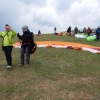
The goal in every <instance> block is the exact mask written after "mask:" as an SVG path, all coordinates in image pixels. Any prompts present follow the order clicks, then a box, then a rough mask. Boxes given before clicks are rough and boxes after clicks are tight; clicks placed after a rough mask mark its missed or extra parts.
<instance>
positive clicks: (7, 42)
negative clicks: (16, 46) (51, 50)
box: [0, 24, 34, 69]
mask: <svg viewBox="0 0 100 100" xmlns="http://www.w3.org/2000/svg"><path fill="white" fill-rule="evenodd" d="M22 31H23V34H22V35H20V34H19V33H16V32H15V31H14V30H13V29H12V28H11V26H10V25H8V24H6V25H5V31H4V32H0V37H1V38H2V50H3V51H4V54H5V57H6V61H7V66H6V68H7V69H10V68H11V67H12V50H13V39H14V37H15V36H17V37H18V38H19V39H20V40H21V53H20V59H21V62H20V64H19V67H21V66H24V63H25V62H24V61H25V60H24V56H25V54H26V64H25V67H28V65H29V63H30V49H31V47H32V46H34V34H33V32H30V30H29V28H28V26H23V27H22Z"/></svg>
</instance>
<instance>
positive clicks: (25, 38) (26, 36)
mask: <svg viewBox="0 0 100 100" xmlns="http://www.w3.org/2000/svg"><path fill="white" fill-rule="evenodd" d="M22 30H23V35H20V34H19V33H18V34H17V37H18V38H19V39H20V40H21V41H22V42H21V55H20V58H21V63H20V65H19V67H21V66H24V61H25V60H24V56H25V54H26V65H25V67H28V65H29V63H30V52H29V50H30V41H31V40H32V38H33V37H32V36H31V34H30V31H29V29H28V26H23V27H22Z"/></svg>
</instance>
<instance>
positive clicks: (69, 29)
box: [67, 26, 71, 36]
mask: <svg viewBox="0 0 100 100" xmlns="http://www.w3.org/2000/svg"><path fill="white" fill-rule="evenodd" d="M67 33H69V36H71V26H69V27H68V29H67Z"/></svg>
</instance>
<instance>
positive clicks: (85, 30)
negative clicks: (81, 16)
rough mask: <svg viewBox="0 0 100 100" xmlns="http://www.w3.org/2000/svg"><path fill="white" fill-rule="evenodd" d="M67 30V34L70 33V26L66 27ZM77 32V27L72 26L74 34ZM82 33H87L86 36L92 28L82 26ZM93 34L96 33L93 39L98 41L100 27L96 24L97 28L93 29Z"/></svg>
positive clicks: (99, 38)
mask: <svg viewBox="0 0 100 100" xmlns="http://www.w3.org/2000/svg"><path fill="white" fill-rule="evenodd" d="M67 32H68V33H69V34H71V26H69V27H68V29H67ZM78 32H79V30H78V28H77V27H75V28H74V34H77V33H78ZM83 33H85V34H87V36H90V35H91V33H92V29H91V28H90V27H88V28H87V29H86V27H84V28H83ZM95 35H96V39H95V40H96V41H99V40H100V27H99V26H98V28H97V29H96V30H95Z"/></svg>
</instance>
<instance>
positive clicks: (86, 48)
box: [14, 41, 100, 53]
mask: <svg viewBox="0 0 100 100" xmlns="http://www.w3.org/2000/svg"><path fill="white" fill-rule="evenodd" d="M35 43H36V44H37V47H54V48H70V49H74V50H84V51H90V52H92V53H100V47H96V46H92V45H86V44H80V43H73V42H62V41H37V42H35ZM20 45H21V43H20V42H16V43H15V44H14V47H15V48H20Z"/></svg>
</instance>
